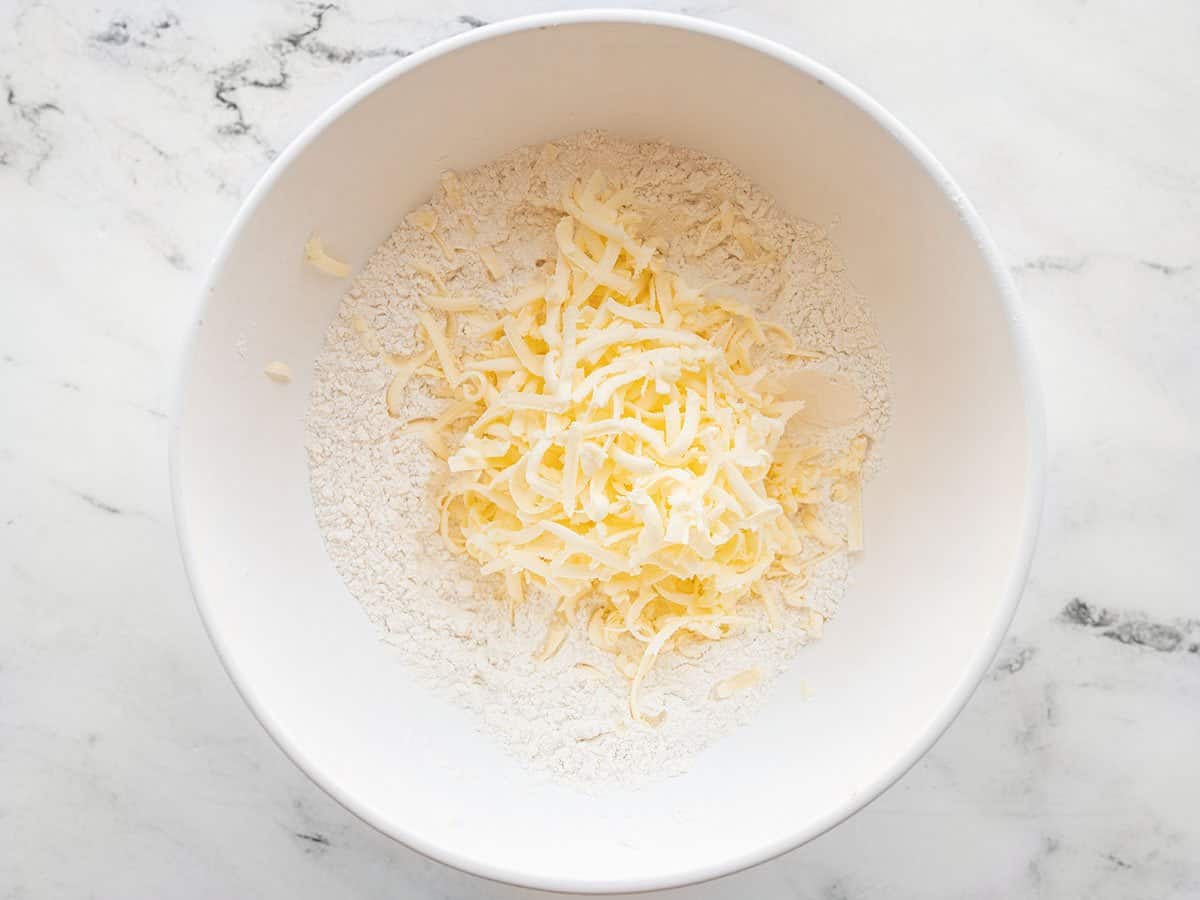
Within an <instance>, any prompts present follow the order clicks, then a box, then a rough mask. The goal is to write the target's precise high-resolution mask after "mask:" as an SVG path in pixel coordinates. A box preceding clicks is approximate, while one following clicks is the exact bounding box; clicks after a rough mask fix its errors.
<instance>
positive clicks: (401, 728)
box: [174, 18, 1036, 890]
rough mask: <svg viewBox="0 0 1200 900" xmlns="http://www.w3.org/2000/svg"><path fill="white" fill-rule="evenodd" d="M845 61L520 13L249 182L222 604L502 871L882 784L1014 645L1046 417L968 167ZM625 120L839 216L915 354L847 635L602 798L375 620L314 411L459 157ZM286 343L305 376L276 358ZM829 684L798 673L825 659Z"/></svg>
mask: <svg viewBox="0 0 1200 900" xmlns="http://www.w3.org/2000/svg"><path fill="white" fill-rule="evenodd" d="M846 90H848V89H847V88H845V86H844V85H843V84H842V83H841V82H840V81H839V80H837V79H834V78H831V77H830V76H828V75H826V74H823V73H822V72H821V70H819V69H817V68H815V67H811V66H805V67H799V68H798V67H797V66H796V65H794V64H793V61H789V59H788V58H786V57H784V58H780V57H777V56H773V55H771V53H768V52H763V51H762V50H761V49H759V48H757V47H756V46H752V45H750V44H749V43H742V42H739V41H738V40H731V39H729V38H728V37H726V36H721V35H719V34H716V33H712V30H711V29H708V30H696V28H695V27H687V28H683V27H677V23H676V24H671V23H669V22H666V21H664V20H656V19H651V20H649V21H640V22H639V21H630V20H627V21H616V20H604V19H603V18H602V19H601V20H599V21H590V22H574V23H565V24H557V25H554V26H551V27H533V28H518V29H512V30H508V31H501V32H495V33H493V35H492V36H490V37H487V38H486V39H482V40H479V39H473V40H466V41H462V42H459V44H458V46H457V47H456V49H453V50H452V51H451V52H435V53H433V54H428V55H422V56H421V57H420V58H418V59H414V60H410V61H408V62H407V63H405V64H401V67H400V69H399V70H398V71H394V72H393V73H391V74H390V75H389V76H385V77H382V78H379V79H376V81H375V82H374V83H373V84H372V85H371V86H369V89H367V90H364V91H360V92H359V94H358V95H357V102H354V103H351V104H344V105H343V108H342V109H341V111H340V113H339V114H336V115H331V116H326V117H325V119H323V120H322V122H321V123H319V125H318V126H315V127H314V128H313V129H310V131H309V133H308V134H307V135H306V140H302V141H301V142H299V144H298V145H297V146H295V147H293V148H292V149H290V150H289V152H288V153H287V154H285V156H284V158H283V160H282V161H281V163H280V164H277V165H276V167H275V168H274V169H273V170H272V173H271V175H270V176H269V177H268V179H267V181H266V182H265V183H264V184H263V185H261V186H260V188H259V189H258V191H257V192H256V193H255V195H254V196H253V197H252V199H251V200H250V201H249V202H248V204H247V207H246V208H245V209H244V211H243V214H242V216H241V217H240V219H239V221H238V223H237V225H236V226H235V230H234V232H233V233H232V234H231V237H230V239H229V240H228V242H227V244H226V246H225V250H224V252H223V254H222V255H221V256H220V257H219V258H218V261H217V264H216V266H215V268H214V272H213V277H212V281H211V283H210V285H209V289H208V293H207V297H206V298H205V299H206V305H205V308H204V311H203V318H202V322H201V324H200V325H199V327H198V329H197V333H196V336H195V339H194V344H193V348H192V356H191V359H190V362H189V364H188V368H187V370H186V372H185V373H184V378H183V383H182V387H181V393H180V400H179V407H178V418H177V420H176V423H175V432H174V453H175V476H176V497H177V504H178V514H179V520H180V528H181V532H182V537H183V543H184V547H185V554H186V556H187V561H188V568H189V571H190V573H191V576H192V579H193V583H194V586H195V590H196V593H197V596H198V598H199V600H200V604H201V608H202V610H203V612H204V615H205V619H206V622H207V624H208V627H209V629H210V631H211V633H212V635H213V637H214V640H215V642H216V644H217V646H218V648H219V650H220V651H221V654H222V657H223V659H224V660H225V662H226V664H227V665H228V667H229V668H230V670H231V672H232V674H233V676H234V678H235V680H236V681H237V683H238V685H239V687H240V689H241V690H242V691H243V693H244V694H245V695H246V697H247V699H248V701H249V702H250V703H251V705H252V707H253V708H254V709H255V711H256V713H257V714H258V715H259V716H260V718H261V719H262V720H263V722H264V723H265V724H266V726H267V727H268V728H269V730H270V731H271V732H272V734H273V735H274V736H275V738H276V739H277V740H278V741H279V742H280V744H281V745H282V746H283V747H284V749H285V750H286V751H287V752H288V753H289V754H290V755H291V756H292V757H293V758H294V759H295V760H296V761H297V762H298V763H299V764H300V765H301V766H303V767H304V768H305V769H306V770H307V771H308V772H309V773H310V774H311V775H312V776H313V777H314V778H316V779H317V780H318V781H319V782H320V783H321V784H322V785H323V786H324V787H326V788H327V789H328V790H330V791H331V792H332V793H333V794H334V795H335V796H336V797H338V798H339V799H340V800H342V801H343V802H344V803H346V804H347V805H348V806H349V807H350V808H351V809H353V810H354V811H355V812H357V813H358V814H360V815H362V816H364V817H365V818H366V819H368V821H370V822H371V823H372V824H374V825H376V826H377V827H379V828H381V829H383V830H385V831H387V832H388V833H390V834H392V835H394V836H396V837H398V838H400V839H401V840H404V841H405V842H406V843H408V844H410V845H411V846H414V847H415V848H417V849H419V850H422V851H424V852H428V853H430V854H432V855H434V856H436V857H437V858H440V859H442V860H444V861H447V862H449V863H451V864H454V865H458V866H461V867H465V868H468V869H471V870H473V871H476V872H480V873H483V874H486V875H490V876H494V877H499V878H502V879H505V880H510V881H515V882H519V883H525V884H531V885H535V886H541V887H549V888H567V889H576V890H599V889H628V888H648V887H655V886H662V885H665V884H671V883H678V882H682V881H685V880H690V879H696V878H700V877H706V876H709V875H713V874H717V873H720V872H723V871H727V870H729V869H732V868H735V867H738V866H741V865H745V864H748V863H750V862H754V861H757V860H759V859H762V858H765V857H766V856H768V855H771V854H773V853H776V852H779V851H781V850H784V849H787V848H788V847H790V846H792V845H794V844H796V843H798V842H799V841H801V840H804V839H806V838H808V837H811V836H812V835H814V834H816V833H818V832H819V831H820V830H822V829H824V828H826V827H828V826H829V825H831V824H833V823H834V822H836V821H837V820H839V819H840V818H841V817H843V816H844V815H846V814H848V813H849V812H852V811H853V810H854V809H856V808H858V806H860V805H861V804H863V803H865V802H866V801H867V800H869V799H870V798H871V797H872V796H874V794H875V793H877V792H878V790H880V789H881V788H882V787H883V786H884V785H886V784H887V783H888V782H889V781H890V780H891V779H892V778H894V777H896V776H897V775H898V774H900V772H901V771H903V769H904V767H906V766H907V765H908V764H910V763H911V762H912V761H913V760H914V759H915V758H916V756H917V755H918V754H919V753H920V752H921V751H923V750H924V749H925V747H926V746H927V745H928V743H929V742H930V741H931V740H932V739H933V737H935V736H936V734H937V733H938V731H939V730H940V728H941V727H943V726H944V725H945V724H946V722H947V721H948V718H949V717H950V716H951V715H952V714H953V713H954V712H955V711H956V710H957V708H958V707H959V705H961V703H962V702H964V701H965V698H966V696H967V694H968V692H969V690H970V689H971V687H973V685H974V683H975V681H976V679H977V677H978V675H979V673H980V672H981V671H982V666H984V665H985V664H986V662H987V659H988V658H990V655H991V653H992V652H993V651H994V649H995V645H996V642H997V641H998V640H999V637H1000V635H1001V634H1002V632H1003V629H1004V627H1005V625H1006V624H1007V621H1008V617H1009V615H1010V613H1011V609H1012V604H1013V603H1014V598H1015V591H1016V589H1017V587H1018V585H1019V582H1020V579H1021V578H1022V577H1023V570H1024V565H1025V563H1026V557H1027V549H1028V548H1027V543H1028V540H1029V538H1030V535H1029V522H1030V519H1029V512H1028V504H1029V503H1030V502H1031V501H1032V498H1031V497H1030V496H1029V493H1030V488H1029V485H1030V484H1031V483H1034V482H1035V480H1036V479H1035V478H1033V477H1032V471H1033V470H1032V468H1031V467H1032V466H1033V465H1034V464H1035V463H1034V460H1033V458H1032V456H1031V452H1032V451H1031V449H1030V448H1032V447H1034V446H1036V435H1035V434H1034V429H1035V428H1036V423H1035V422H1034V421H1032V420H1031V418H1030V415H1029V412H1028V408H1027V404H1026V399H1025V397H1024V395H1023V390H1022V378H1021V371H1022V367H1021V362H1020V357H1019V351H1018V349H1017V347H1016V345H1015V341H1014V337H1013V332H1012V329H1011V323H1010V322H1009V321H1008V315H1009V313H1008V308H1007V306H1006V304H1005V302H1004V297H1003V287H1002V285H1001V284H1000V283H999V282H998V280H997V276H996V274H995V272H994V270H993V269H992V267H991V266H990V265H989V262H988V258H987V254H986V253H985V252H984V251H983V250H982V249H981V248H980V246H979V245H978V244H977V242H976V239H975V237H974V236H973V233H972V229H971V228H970V227H969V225H968V224H967V222H966V221H965V220H964V218H963V214H962V212H961V210H960V209H959V208H958V207H957V205H956V202H955V200H954V198H953V195H952V192H950V191H949V189H948V188H947V187H946V185H945V184H944V183H942V182H941V181H940V180H939V179H938V178H937V177H936V176H935V175H933V174H931V172H930V171H929V170H928V169H927V168H926V167H925V165H924V164H923V163H922V162H921V161H920V159H919V158H918V157H917V156H916V155H914V153H913V151H911V150H910V149H908V148H907V147H906V146H905V145H904V143H903V142H902V141H900V140H898V139H897V137H896V136H895V134H894V133H893V132H892V131H891V130H890V129H889V127H888V126H887V125H886V124H884V123H881V121H880V120H878V119H877V118H875V117H874V115H873V114H872V113H870V112H868V111H866V110H865V109H864V108H863V106H861V105H859V103H858V102H856V101H853V100H851V99H848V97H847V95H846V93H844V92H845V91H846ZM583 128H607V129H610V130H612V131H614V132H616V133H619V134H623V135H627V136H631V137H665V138H668V139H670V140H672V141H674V142H677V143H681V144H687V145H690V146H693V147H696V148H698V149H700V150H703V151H706V152H708V153H711V154H714V155H718V156H722V157H726V158H728V159H730V160H732V161H733V162H735V163H736V164H737V165H739V166H740V167H741V168H742V169H743V170H745V171H746V172H747V173H748V174H749V175H750V176H751V177H752V178H754V179H756V180H757V181H758V182H759V183H760V184H762V185H763V186H764V187H765V188H766V189H767V190H768V191H769V192H770V193H771V194H773V195H774V196H775V198H776V199H777V200H778V201H779V202H780V203H781V204H783V206H784V207H785V208H786V209H788V210H789V211H790V212H792V213H794V214H797V215H799V216H801V217H803V218H805V219H808V220H810V221H814V222H817V223H822V224H829V223H833V222H837V223H838V224H837V225H836V227H835V228H834V230H833V234H834V238H835V241H836V243H837V244H838V245H839V247H840V248H841V250H842V251H843V253H844V255H845V257H846V259H847V262H848V265H849V270H850V274H851V277H852V278H853V280H854V282H855V283H856V284H857V286H858V287H859V288H860V289H861V290H862V291H864V292H865V293H866V294H867V296H868V297H870V298H872V301H873V307H874V311H875V315H876V317H877V319H878V322H879V325H880V329H881V332H882V335H883V339H884V341H885V343H886V345H887V347H888V349H889V350H890V352H891V354H892V358H893V366H894V386H893V390H894V397H893V423H892V427H891V431H890V434H889V436H888V438H887V444H886V457H885V468H884V470H883V472H882V474H881V475H880V476H879V477H877V478H876V479H875V480H874V481H873V482H872V483H871V484H870V485H869V487H868V490H867V494H866V517H867V518H866V524H867V551H866V552H865V554H864V555H863V556H862V557H861V558H860V560H859V561H858V563H857V565H856V568H855V576H854V583H853V585H852V587H851V589H850V590H849V592H848V594H847V596H846V597H845V599H844V601H843V603H842V607H841V612H840V613H839V615H838V617H837V619H836V620H835V621H834V622H832V623H831V624H830V625H829V627H828V628H827V629H826V634H825V637H824V638H823V640H821V641H820V642H818V643H816V644H815V645H813V646H811V647H810V648H808V649H806V650H805V651H804V653H803V654H802V655H801V657H800V658H799V660H798V661H797V663H796V665H795V667H794V669H793V670H792V671H791V672H790V673H789V674H788V675H787V676H786V677H785V678H784V679H783V680H782V681H780V682H778V683H777V684H776V686H775V688H774V691H773V694H772V697H771V699H770V701H769V705H768V706H767V707H766V708H765V709H763V710H762V711H761V713H760V715H759V716H758V717H757V718H756V719H755V721H753V723H752V724H751V725H749V726H747V727H745V728H742V729H741V730H739V731H737V732H736V733H735V734H733V735H732V736H730V737H728V738H727V739H725V740H723V741H721V742H719V743H718V744H717V745H716V746H715V747H713V748H712V749H711V750H710V751H709V752H707V753H705V754H704V755H702V756H701V757H700V758H699V759H698V760H697V761H696V763H695V765H694V766H693V768H692V770H691V772H690V773H689V774H687V775H686V776H683V777H680V778H677V779H673V780H669V781H666V782H662V783H659V784H657V785H656V786H654V787H652V788H649V789H647V790H644V791H641V792H639V793H637V794H635V795H629V794H615V795H612V796H609V797H606V798H600V799H595V798H588V797H585V796H582V795H580V794H578V793H576V792H574V791H572V790H570V789H567V788H564V787H560V786H554V785H547V784H543V783H540V782H539V781H537V780H536V779H534V778H532V777H530V776H529V775H527V774H526V773H525V772H524V771H523V770H522V768H521V767H520V766H518V765H517V764H515V763H514V762H513V761H512V760H510V759H508V758H506V757H505V756H504V755H502V753H501V752H500V751H499V750H497V749H496V748H495V747H493V746H492V745H491V744H490V743H488V741H487V740H485V739H483V738H481V737H480V736H478V735H477V734H475V733H474V732H473V730H472V722H471V720H470V719H469V718H468V717H467V714H466V713H463V712H461V711H459V710H457V709H455V708H454V707H452V706H450V705H448V704H446V703H444V702H442V701H440V700H438V699H435V698H434V697H432V696H430V694H429V693H428V692H427V691H426V690H425V689H424V688H423V687H422V686H421V685H420V684H417V683H414V682H413V680H412V679H410V678H409V677H408V675H407V674H406V672H405V671H404V669H403V668H402V667H400V666H398V665H397V664H396V663H395V662H394V660H392V659H391V658H390V657H389V655H388V653H387V652H385V649H384V648H383V647H381V646H380V645H379V644H378V643H377V641H376V638H375V635H374V633H373V631H372V629H371V628H370V626H369V624H368V623H367V621H366V619H365V617H364V616H363V614H362V613H361V612H360V610H359V608H358V606H357V604H356V602H355V601H354V599H353V598H352V597H351V596H350V595H349V594H348V593H347V591H346V589H345V588H344V586H343V585H342V582H341V580H340V579H339V577H338V575H337V573H336V572H335V571H334V569H333V567H332V565H331V563H330V562H329V561H328V559H327V557H326V554H325V551H324V548H323V545H322V540H321V536H320V534H319V532H318V530H317V526H316V522H315V520H314V517H313V512H312V507H311V501H310V497H309V488H308V468H307V462H306V458H305V452H304V427H303V419H304V414H305V408H306V404H307V400H308V394H309V389H310V386H311V372H310V368H311V364H312V362H313V360H314V358H315V356H316V354H317V352H318V350H319V348H320V346H321V342H322V338H323V335H324V332H325V329H326V326H327V325H328V323H329V321H330V319H331V317H332V315H333V313H334V310H335V309H336V306H337V304H338V301H339V298H340V295H341V293H342V291H343V290H344V288H345V283H344V282H338V281H335V280H333V279H329V278H327V277H324V276H322V275H320V274H318V273H316V272H314V271H312V270H311V269H310V268H308V267H306V266H304V265H301V263H300V259H301V248H302V246H303V244H304V242H305V240H306V239H307V238H308V237H309V236H310V235H311V234H314V233H316V234H320V235H322V236H324V237H325V239H326V243H327V245H328V246H329V247H330V248H331V251H333V252H335V253H336V254H337V255H339V256H342V257H343V258H346V259H348V260H349V261H351V262H352V263H353V264H355V265H356V266H357V265H360V264H361V263H362V262H363V261H364V260H365V259H366V258H367V257H368V256H369V255H370V254H371V252H372V251H373V250H374V248H375V247H376V246H377V245H378V244H379V243H380V242H381V241H382V240H383V239H384V238H385V237H386V236H387V235H388V234H389V232H390V231H391V229H392V228H393V227H394V226H395V225H396V224H397V223H398V222H399V220H400V218H401V216H402V215H403V214H404V212H406V211H407V210H408V209H410V208H411V207H412V206H413V205H415V204H417V203H418V202H420V201H421V200H422V199H423V198H425V197H426V196H427V195H428V194H429V193H431V191H432V188H433V186H434V184H435V182H436V177H437V175H438V174H439V173H440V172H441V171H443V170H444V169H447V168H465V167H472V166H474V165H477V164H480V163H482V162H485V161H487V160H488V159H491V158H493V157H495V156H498V155H500V154H502V153H504V152H506V151H508V150H510V149H512V148H513V147H516V146H518V145H521V144H526V143H531V142H536V141H541V140H545V139H547V138H553V137H558V136H564V135H567V134H569V133H572V132H575V131H577V130H580V129H583ZM275 359H280V360H285V361H287V362H289V363H290V364H291V366H292V369H293V372H294V378H295V380H294V382H293V383H292V384H291V385H289V386H286V387H281V386H280V385H277V384H275V383H273V382H271V381H269V380H268V379H267V378H265V377H263V375H262V367H263V365H264V364H265V363H266V362H268V361H270V360H275ZM802 681H803V682H806V683H807V685H809V686H810V687H811V689H812V696H811V698H809V699H807V700H802V699H801V697H802V693H801V689H800V684H801V682H802Z"/></svg>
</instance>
